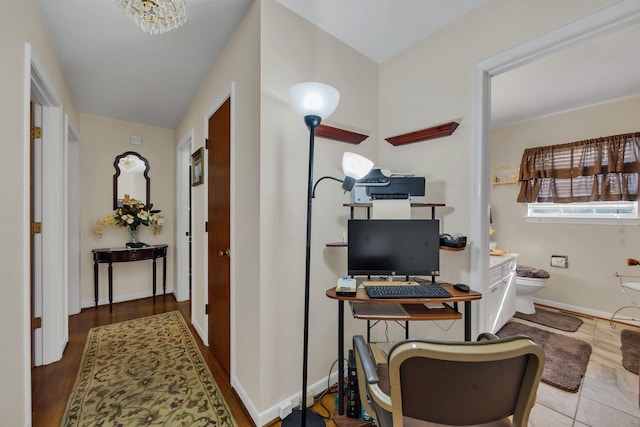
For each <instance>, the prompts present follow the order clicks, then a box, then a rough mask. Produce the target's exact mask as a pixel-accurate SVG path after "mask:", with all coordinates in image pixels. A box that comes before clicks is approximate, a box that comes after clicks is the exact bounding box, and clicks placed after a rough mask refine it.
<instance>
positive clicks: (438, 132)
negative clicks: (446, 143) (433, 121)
mask: <svg viewBox="0 0 640 427" xmlns="http://www.w3.org/2000/svg"><path fill="white" fill-rule="evenodd" d="M458 125H459V123H458V122H449V123H445V124H442V125H438V126H432V127H430V128H427V129H422V130H417V131H415V132H409V133H405V134H404V135H398V136H391V137H389V138H385V140H386V141H387V142H388V143H389V144H391V145H393V146H398V145H405V144H411V143H414V142H420V141H426V140H428V139H435V138H442V137H444V136H449V135H451V134H452V133H453V132H454V131H455V130H456V129H457V128H458Z"/></svg>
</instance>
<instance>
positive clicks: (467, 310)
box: [464, 301, 471, 341]
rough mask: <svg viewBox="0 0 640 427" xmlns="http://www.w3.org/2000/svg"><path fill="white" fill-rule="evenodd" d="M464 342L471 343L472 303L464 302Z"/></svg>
mask: <svg viewBox="0 0 640 427" xmlns="http://www.w3.org/2000/svg"><path fill="white" fill-rule="evenodd" d="M464 340H465V341H471V301H465V302H464Z"/></svg>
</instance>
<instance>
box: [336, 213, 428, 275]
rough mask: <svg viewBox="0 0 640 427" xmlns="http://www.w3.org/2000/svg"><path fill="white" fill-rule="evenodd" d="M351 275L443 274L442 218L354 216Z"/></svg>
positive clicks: (350, 234)
mask: <svg viewBox="0 0 640 427" xmlns="http://www.w3.org/2000/svg"><path fill="white" fill-rule="evenodd" d="M347 236H348V237H347V239H348V240H347V248H348V249H347V251H348V256H347V259H348V261H347V263H348V267H347V269H348V273H349V275H351V276H364V275H366V276H370V275H386V276H393V275H398V276H409V275H415V276H438V275H440V221H438V220H427V219H369V220H365V219H351V220H349V223H348V230H347Z"/></svg>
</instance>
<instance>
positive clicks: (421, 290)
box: [364, 285, 451, 299]
mask: <svg viewBox="0 0 640 427" xmlns="http://www.w3.org/2000/svg"><path fill="white" fill-rule="evenodd" d="M364 289H365V290H366V291H367V295H369V298H389V299H391V298H449V297H451V294H450V293H449V292H448V291H447V290H445V289H444V288H443V287H442V286H440V285H382V286H377V285H376V286H365V287H364Z"/></svg>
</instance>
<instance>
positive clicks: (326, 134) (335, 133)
mask: <svg viewBox="0 0 640 427" xmlns="http://www.w3.org/2000/svg"><path fill="white" fill-rule="evenodd" d="M316 136H318V137H320V138H327V139H333V140H335V141H340V142H347V143H349V144H356V145H357V144H360V143H361V142H362V141H364V140H365V139H367V138H369V135H364V134H361V133H357V132H351V131H349V130H344V129H339V128H335V127H332V126H327V125H324V124H321V125H320V126H318V127H317V128H316Z"/></svg>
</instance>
